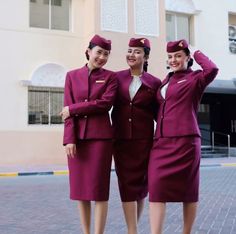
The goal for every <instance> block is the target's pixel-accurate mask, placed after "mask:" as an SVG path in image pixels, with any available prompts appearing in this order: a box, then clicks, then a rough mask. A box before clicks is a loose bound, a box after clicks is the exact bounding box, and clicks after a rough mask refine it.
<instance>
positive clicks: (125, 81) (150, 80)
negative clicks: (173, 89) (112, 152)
mask: <svg viewBox="0 0 236 234" xmlns="http://www.w3.org/2000/svg"><path fill="white" fill-rule="evenodd" d="M117 78H118V91H117V95H116V101H115V104H114V107H113V110H112V123H113V126H114V131H115V138H117V139H147V138H150V139H153V135H154V121H153V120H154V117H155V112H156V111H157V105H156V101H155V96H156V91H157V89H158V87H159V86H160V85H161V81H160V80H159V79H158V78H156V77H154V76H152V75H150V74H149V73H146V72H144V73H143V75H142V76H141V81H142V85H141V87H140V88H139V90H138V91H137V93H136V95H135V96H134V98H133V100H132V101H131V99H130V95H129V86H130V83H131V81H132V76H131V73H130V70H129V69H128V70H124V71H120V72H117Z"/></svg>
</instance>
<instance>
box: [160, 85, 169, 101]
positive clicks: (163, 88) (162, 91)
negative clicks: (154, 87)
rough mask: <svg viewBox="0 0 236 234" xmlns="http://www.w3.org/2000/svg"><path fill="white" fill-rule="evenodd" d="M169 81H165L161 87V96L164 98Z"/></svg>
mask: <svg viewBox="0 0 236 234" xmlns="http://www.w3.org/2000/svg"><path fill="white" fill-rule="evenodd" d="M168 85H169V82H168V83H166V84H165V85H164V86H163V87H162V88H161V96H162V97H163V98H164V99H165V98H166V91H167V88H168Z"/></svg>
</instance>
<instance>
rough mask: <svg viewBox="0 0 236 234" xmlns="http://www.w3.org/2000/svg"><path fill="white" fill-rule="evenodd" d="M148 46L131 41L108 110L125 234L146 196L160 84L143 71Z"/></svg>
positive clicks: (134, 223) (146, 42) (132, 226)
mask: <svg viewBox="0 0 236 234" xmlns="http://www.w3.org/2000/svg"><path fill="white" fill-rule="evenodd" d="M149 52H150V43H149V40H148V39H146V38H132V39H130V41H129V48H128V52H127V55H126V60H127V63H128V65H129V69H127V70H123V71H120V72H117V77H118V91H117V97H116V101H115V104H114V107H113V111H112V121H113V125H114V130H115V138H116V140H115V147H114V160H115V168H116V173H117V176H118V183H119V190H120V196H121V200H122V204H123V210H124V215H125V219H126V223H127V227H128V233H129V234H136V233H137V221H138V218H139V216H140V214H141V211H142V209H143V201H144V198H145V197H146V195H147V166H148V160H149V154H150V149H151V146H152V142H153V134H154V130H153V129H154V127H153V124H154V121H153V120H154V116H155V114H154V113H155V111H156V109H155V93H156V91H157V88H158V87H159V86H160V85H161V81H160V80H159V79H157V78H156V77H154V76H152V75H150V74H149V73H147V72H146V70H147V60H148V57H149Z"/></svg>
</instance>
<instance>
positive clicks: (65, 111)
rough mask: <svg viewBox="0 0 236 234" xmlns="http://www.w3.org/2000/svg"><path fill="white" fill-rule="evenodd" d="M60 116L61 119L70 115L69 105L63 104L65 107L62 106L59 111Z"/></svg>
mask: <svg viewBox="0 0 236 234" xmlns="http://www.w3.org/2000/svg"><path fill="white" fill-rule="evenodd" d="M60 116H61V117H62V119H63V120H65V119H67V118H68V117H70V110H69V106H65V107H63V108H62V111H61V112H60Z"/></svg>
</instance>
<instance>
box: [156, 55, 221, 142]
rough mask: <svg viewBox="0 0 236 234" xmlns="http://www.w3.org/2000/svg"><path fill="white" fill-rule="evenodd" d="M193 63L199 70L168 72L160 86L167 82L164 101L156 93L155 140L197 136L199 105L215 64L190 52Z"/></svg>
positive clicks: (212, 74) (216, 70)
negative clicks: (157, 110)
mask: <svg viewBox="0 0 236 234" xmlns="http://www.w3.org/2000/svg"><path fill="white" fill-rule="evenodd" d="M194 59H195V61H196V62H197V63H198V64H199V65H200V66H201V68H202V70H196V71H192V70H191V69H190V68H189V69H187V70H185V71H179V72H176V73H173V72H170V73H169V74H168V75H167V77H166V79H165V80H164V81H163V83H162V85H161V87H162V86H164V85H165V84H166V83H167V82H169V85H168V88H167V91H166V98H165V99H164V98H163V97H162V96H161V93H160V89H161V87H160V89H159V90H158V92H157V102H158V103H159V105H160V107H159V112H158V118H157V123H158V124H157V128H156V132H155V138H159V137H177V136H186V135H196V136H201V135H200V130H199V127H198V122H197V111H198V107H199V103H200V100H201V97H202V94H203V92H204V89H205V88H206V86H207V85H208V84H209V83H210V82H212V81H213V79H214V78H215V77H216V75H217V73H218V68H217V67H216V65H215V64H214V63H213V62H212V61H210V60H209V58H208V57H206V56H205V55H204V54H203V53H201V52H200V51H196V52H195V53H194Z"/></svg>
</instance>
